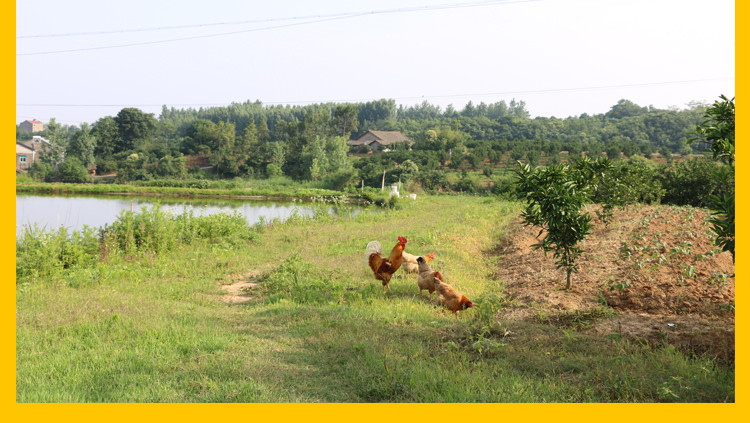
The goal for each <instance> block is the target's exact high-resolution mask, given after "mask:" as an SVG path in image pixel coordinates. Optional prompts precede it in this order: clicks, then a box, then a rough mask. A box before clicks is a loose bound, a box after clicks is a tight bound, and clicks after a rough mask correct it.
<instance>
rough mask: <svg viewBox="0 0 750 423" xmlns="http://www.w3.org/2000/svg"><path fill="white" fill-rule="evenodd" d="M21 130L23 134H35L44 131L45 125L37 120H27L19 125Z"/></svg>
mask: <svg viewBox="0 0 750 423" xmlns="http://www.w3.org/2000/svg"><path fill="white" fill-rule="evenodd" d="M19 129H20V130H21V132H27V133H29V134H33V133H34V132H42V131H44V124H43V123H42V122H40V121H38V120H36V119H34V120H25V121H23V122H21V124H20V125H19Z"/></svg>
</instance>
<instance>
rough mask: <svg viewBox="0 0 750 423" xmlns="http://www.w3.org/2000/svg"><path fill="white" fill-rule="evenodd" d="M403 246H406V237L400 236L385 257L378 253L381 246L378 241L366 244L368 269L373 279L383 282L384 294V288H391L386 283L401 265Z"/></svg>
mask: <svg viewBox="0 0 750 423" xmlns="http://www.w3.org/2000/svg"><path fill="white" fill-rule="evenodd" d="M404 248H406V238H404V237H402V236H400V237H398V242H397V243H396V245H395V246H394V247H393V249H392V250H391V254H390V255H389V256H388V257H387V258H386V257H383V256H381V255H380V252H381V251H382V248H381V246H380V243H379V242H377V241H371V242H370V243H369V244H367V261H368V262H369V263H370V269H372V273H373V274H374V275H375V279H377V280H379V281H382V282H383V293H384V294H385V289H386V288H388V290H390V289H391V287H390V286H388V283H390V281H391V277H393V273H394V272H396V270H398V268H399V267H401V262H402V261H403V252H404Z"/></svg>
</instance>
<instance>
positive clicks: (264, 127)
mask: <svg viewBox="0 0 750 423" xmlns="http://www.w3.org/2000/svg"><path fill="white" fill-rule="evenodd" d="M270 139H271V132H270V131H269V130H268V122H266V120H265V119H263V120H261V121H260V124H259V125H258V140H260V141H263V142H267V141H268V140H270Z"/></svg>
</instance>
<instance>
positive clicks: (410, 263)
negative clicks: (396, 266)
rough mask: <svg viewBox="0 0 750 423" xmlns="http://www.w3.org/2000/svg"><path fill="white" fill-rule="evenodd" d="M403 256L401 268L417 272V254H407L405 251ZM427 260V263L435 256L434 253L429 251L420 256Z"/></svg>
mask: <svg viewBox="0 0 750 423" xmlns="http://www.w3.org/2000/svg"><path fill="white" fill-rule="evenodd" d="M403 257H404V263H403V264H402V265H401V268H402V269H404V272H406V273H419V272H420V270H419V263H417V256H415V255H414V254H409V253H407V252H404V253H403ZM422 257H424V259H425V260H426V261H427V263H429V262H430V260H432V259H434V258H435V253H430V254H427V255H424V256H422Z"/></svg>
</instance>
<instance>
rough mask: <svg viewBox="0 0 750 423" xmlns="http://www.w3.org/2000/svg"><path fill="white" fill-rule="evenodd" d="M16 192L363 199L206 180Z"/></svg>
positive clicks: (37, 185)
mask: <svg viewBox="0 0 750 423" xmlns="http://www.w3.org/2000/svg"><path fill="white" fill-rule="evenodd" d="M16 192H28V193H45V194H101V195H138V196H172V197H187V198H191V197H205V198H227V199H262V200H313V199H316V198H330V197H339V198H344V199H349V201H352V202H357V201H360V199H361V196H360V195H357V194H354V195H352V194H345V193H343V192H340V191H333V190H327V189H320V188H300V187H286V186H272V187H257V188H254V187H247V186H235V187H231V188H211V187H210V186H209V184H207V183H204V184H203V187H201V186H200V185H198V184H196V185H195V186H142V185H134V184H68V183H61V182H24V183H17V184H16Z"/></svg>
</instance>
